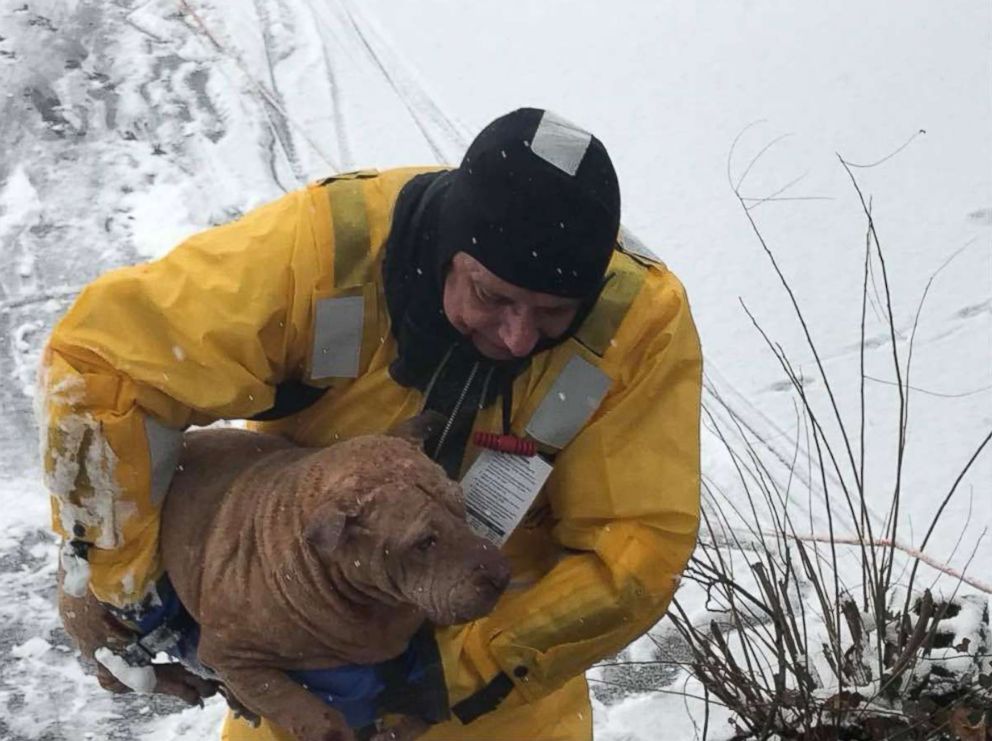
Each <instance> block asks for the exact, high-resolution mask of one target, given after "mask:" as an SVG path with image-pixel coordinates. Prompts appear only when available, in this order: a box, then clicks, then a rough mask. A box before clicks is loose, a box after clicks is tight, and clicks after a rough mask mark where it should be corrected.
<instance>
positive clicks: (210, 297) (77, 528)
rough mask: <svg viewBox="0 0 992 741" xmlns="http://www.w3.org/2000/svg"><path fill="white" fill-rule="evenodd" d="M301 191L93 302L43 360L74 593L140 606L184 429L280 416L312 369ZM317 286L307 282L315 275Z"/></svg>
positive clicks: (58, 519) (44, 412) (92, 290)
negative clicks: (291, 384) (280, 399)
mask: <svg viewBox="0 0 992 741" xmlns="http://www.w3.org/2000/svg"><path fill="white" fill-rule="evenodd" d="M310 198H311V197H310V194H309V193H308V192H307V191H300V192H297V193H293V194H290V195H288V196H286V197H284V198H282V199H280V200H279V201H276V202H274V203H272V204H270V205H268V206H265V207H262V208H260V209H258V210H256V211H254V212H252V213H251V214H249V215H247V216H245V217H244V218H242V219H240V220H238V221H236V222H233V223H232V224H228V225H225V226H221V227H217V228H214V229H210V230H208V231H206V232H203V233H201V234H197V235H195V236H193V237H191V238H190V239H188V240H187V241H186V242H184V243H183V244H181V245H180V246H179V247H177V248H176V249H175V250H173V251H172V252H171V253H169V255H167V256H166V257H165V258H163V259H161V260H157V261H155V262H152V263H148V264H145V265H137V266H133V267H128V268H122V269H120V270H115V271H113V272H111V273H108V274H106V275H104V276H103V277H101V278H100V279H98V280H97V281H95V282H94V283H93V284H91V285H90V286H88V287H87V288H86V289H85V290H84V291H83V292H82V293H81V294H80V296H79V298H78V299H77V300H76V302H75V304H74V305H73V306H72V308H71V309H70V310H69V312H68V313H67V314H66V316H65V317H64V318H63V319H62V320H61V321H60V322H59V324H58V325H57V326H56V328H55V330H54V331H53V333H52V336H51V339H50V341H49V344H48V346H47V348H46V350H45V354H44V358H43V362H42V367H41V371H40V381H39V386H40V389H39V392H40V393H39V405H38V411H39V425H40V427H41V429H42V454H43V465H44V469H45V476H46V481H47V484H48V487H49V490H50V492H51V494H52V509H53V527H54V529H55V530H56V531H57V532H59V533H60V534H61V535H62V536H63V537H64V538H66V539H67V540H71V541H72V546H73V548H72V549H67V550H66V552H65V553H64V557H63V562H64V563H65V564H66V566H67V588H69V589H70V590H74V591H75V592H77V594H78V592H79V591H80V589H82V588H85V586H86V582H87V578H86V577H87V574H86V570H87V568H88V586H89V587H90V589H91V590H92V592H93V594H94V595H95V596H96V597H97V598H98V599H100V600H101V601H103V602H106V603H110V604H112V605H115V606H117V607H121V608H126V607H130V606H134V605H136V604H137V603H140V602H141V600H142V599H143V598H145V597H147V596H148V594H149V589H150V588H151V586H152V585H153V584H154V581H155V580H156V578H157V577H158V576H159V575H160V573H161V564H160V558H159V553H158V528H159V510H160V505H161V502H162V498H163V497H164V495H165V491H166V489H167V488H168V485H169V481H170V480H171V476H172V472H173V470H174V466H175V463H176V460H177V458H178V454H179V451H180V447H181V444H182V443H181V440H182V438H181V431H182V429H183V428H184V427H186V426H188V425H190V424H207V423H210V422H212V421H214V420H216V419H220V418H244V417H250V416H252V415H254V414H257V413H259V412H262V411H264V410H266V409H268V408H269V407H271V406H272V404H273V399H274V392H275V385H276V384H277V383H278V382H279V381H281V380H282V379H283V378H285V377H286V376H287V375H288V374H290V373H292V372H294V370H295V369H296V368H298V367H300V366H301V365H302V364H303V359H302V358H301V357H300V352H301V350H300V349H299V348H300V346H302V345H303V344H304V343H303V342H302V341H300V338H301V336H302V337H303V338H304V339H305V336H306V333H307V331H308V324H307V323H308V320H309V313H310V306H309V303H310V291H312V286H311V285H298V283H297V280H296V274H297V273H298V272H299V274H302V275H314V276H316V275H318V273H319V268H318V266H317V265H316V264H315V263H314V261H315V260H316V257H315V250H314V248H313V235H312V232H311V230H310V220H309V219H310V213H311V210H312V206H311V201H310ZM306 271H309V272H306Z"/></svg>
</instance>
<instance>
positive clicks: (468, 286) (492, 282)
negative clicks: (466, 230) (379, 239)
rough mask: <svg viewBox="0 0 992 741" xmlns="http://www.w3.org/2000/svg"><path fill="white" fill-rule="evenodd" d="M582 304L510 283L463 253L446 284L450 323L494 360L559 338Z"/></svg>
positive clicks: (524, 353) (518, 354) (520, 354)
mask: <svg viewBox="0 0 992 741" xmlns="http://www.w3.org/2000/svg"><path fill="white" fill-rule="evenodd" d="M579 303H580V302H579V299H575V298H562V297H561V296H553V295H551V294H548V293H538V292H537V291H529V290H527V289H526V288H520V287H519V286H515V285H513V284H512V283H507V282H506V281H505V280H503V279H502V278H499V277H497V276H496V275H495V274H494V273H492V272H490V271H489V270H487V269H486V268H485V267H484V266H483V265H482V263H480V262H479V261H478V260H476V259H475V258H474V257H472V256H471V255H468V254H466V253H464V252H459V253H457V254H456V255H455V256H454V258H452V260H451V267H450V268H449V269H448V274H447V276H446V277H445V280H444V313H445V315H447V317H448V321H449V322H451V324H452V325H453V326H454V328H455V329H457V330H458V331H459V332H461V333H462V334H463V335H465V336H466V337H468V338H470V339H471V340H472V344H474V345H475V347H476V349H477V350H478V351H479V352H480V353H482V354H483V355H485V356H486V357H487V358H491V359H493V360H509V359H510V358H522V357H525V356H527V355H529V354H530V353H531V351H533V349H534V347H535V346H536V345H537V342H538V340H540V339H542V338H549V339H554V338H556V337H560V336H561V335H562V334H563V333H564V332H565V331H566V330H567V329H568V328H569V326H570V325H571V324H572V320H573V319H574V318H575V313H576V312H577V311H578V310H579Z"/></svg>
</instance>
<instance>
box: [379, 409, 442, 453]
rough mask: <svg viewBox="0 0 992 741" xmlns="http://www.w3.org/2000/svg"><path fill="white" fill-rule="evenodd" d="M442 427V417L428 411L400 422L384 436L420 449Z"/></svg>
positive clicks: (437, 413)
mask: <svg viewBox="0 0 992 741" xmlns="http://www.w3.org/2000/svg"><path fill="white" fill-rule="evenodd" d="M442 427H444V415H443V414H440V413H439V412H435V411H430V410H428V411H425V412H421V413H420V414H418V415H417V416H416V417H411V418H410V419H408V420H406V421H404V422H400V423H399V424H398V425H396V426H395V427H394V428H393V429H391V430H389V432H387V433H386V434H387V435H389V436H390V437H399V438H402V439H403V440H406V441H407V442H409V443H413V444H414V445H416V446H418V447H422V446H423V444H424V442H426V441H427V440H430V438H431V437H433V436H434V435H436V434H437V433H438V432H440V431H441V428H442Z"/></svg>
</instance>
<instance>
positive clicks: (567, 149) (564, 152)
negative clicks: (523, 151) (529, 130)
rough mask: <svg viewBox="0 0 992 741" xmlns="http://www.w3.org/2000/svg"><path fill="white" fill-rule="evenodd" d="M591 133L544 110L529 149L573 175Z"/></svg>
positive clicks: (590, 137)
mask: <svg viewBox="0 0 992 741" xmlns="http://www.w3.org/2000/svg"><path fill="white" fill-rule="evenodd" d="M591 141H592V134H590V133H589V132H588V131H583V130H582V129H580V128H579V127H578V126H576V125H575V124H573V123H571V122H570V121H566V120H565V119H564V118H561V117H560V116H558V115H556V114H554V113H552V112H551V111H545V112H544V115H543V116H541V123H540V124H538V126H537V131H536V132H535V133H534V141H532V142H531V143H530V149H531V151H532V152H533V153H534V154H536V155H537V156H538V157H540V158H541V159H543V160H545V161H546V162H550V163H551V164H552V165H554V166H555V167H557V168H558V169H559V170H562V171H563V172H567V173H568V174H569V175H575V173H576V172H577V171H578V169H579V165H580V164H581V163H582V158H583V157H585V154H586V150H587V149H589V143H590V142H591Z"/></svg>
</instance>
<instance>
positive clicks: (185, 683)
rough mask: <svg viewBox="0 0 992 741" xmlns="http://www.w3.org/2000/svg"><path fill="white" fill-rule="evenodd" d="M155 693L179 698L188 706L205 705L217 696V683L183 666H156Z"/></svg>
mask: <svg viewBox="0 0 992 741" xmlns="http://www.w3.org/2000/svg"><path fill="white" fill-rule="evenodd" d="M154 666H155V691H156V692H161V693H164V694H166V695H172V696H173V697H178V698H179V699H180V700H182V701H183V702H185V703H186V704H187V705H200V706H202V705H203V700H204V699H205V698H207V697H213V696H214V695H216V694H217V691H218V684H217V682H211V681H210V680H209V679H204V678H203V677H201V676H199V675H196V674H193V672H191V671H188V670H187V669H186V668H185V667H183V666H182V664H155V665H154Z"/></svg>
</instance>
